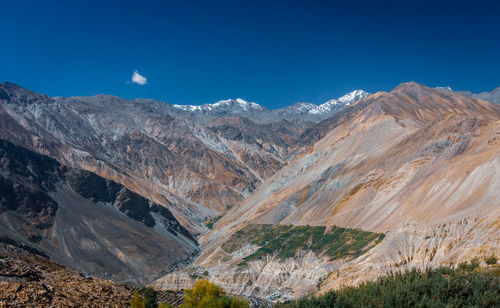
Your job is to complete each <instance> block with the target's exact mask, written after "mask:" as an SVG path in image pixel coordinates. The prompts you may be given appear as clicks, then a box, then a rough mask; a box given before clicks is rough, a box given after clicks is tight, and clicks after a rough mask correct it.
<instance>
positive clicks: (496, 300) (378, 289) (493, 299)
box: [275, 262, 500, 308]
mask: <svg viewBox="0 0 500 308" xmlns="http://www.w3.org/2000/svg"><path fill="white" fill-rule="evenodd" d="M494 269H495V267H491V268H485V269H484V270H481V271H478V268H477V267H476V264H475V263H474V262H471V263H470V264H468V265H467V266H466V265H461V266H459V267H458V268H456V269H453V268H445V267H442V268H437V269H428V270H424V271H420V270H411V271H408V272H405V273H396V274H392V275H389V276H385V277H381V278H379V279H378V280H377V281H374V282H366V283H363V284H361V285H360V286H359V287H346V288H343V289H341V290H338V291H330V292H328V293H326V294H324V295H322V296H311V297H307V298H303V299H299V300H296V301H292V302H289V303H285V304H277V305H276V306H275V307H276V308H277V307H286V308H306V307H307V308H315V307H500V279H499V277H498V276H497V274H496V272H495V271H494Z"/></svg>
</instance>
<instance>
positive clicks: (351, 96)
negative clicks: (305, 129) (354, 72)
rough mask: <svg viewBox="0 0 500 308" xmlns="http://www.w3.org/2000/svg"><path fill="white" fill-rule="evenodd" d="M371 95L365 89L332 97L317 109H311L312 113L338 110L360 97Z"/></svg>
mask: <svg viewBox="0 0 500 308" xmlns="http://www.w3.org/2000/svg"><path fill="white" fill-rule="evenodd" d="M368 95H370V93H368V92H366V91H363V90H354V91H352V92H349V93H347V94H345V95H343V96H341V97H339V98H336V99H331V100H329V101H327V102H325V103H323V104H321V105H319V106H318V108H317V109H316V110H311V111H310V113H313V114H324V113H329V112H331V111H333V110H338V109H340V108H342V107H344V106H348V105H350V104H352V103H354V102H356V101H359V100H360V99H363V98H365V97H367V96H368Z"/></svg>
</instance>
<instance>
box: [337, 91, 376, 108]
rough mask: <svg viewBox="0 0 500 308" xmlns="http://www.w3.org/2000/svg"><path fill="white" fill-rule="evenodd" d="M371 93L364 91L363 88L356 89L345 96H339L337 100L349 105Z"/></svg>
mask: <svg viewBox="0 0 500 308" xmlns="http://www.w3.org/2000/svg"><path fill="white" fill-rule="evenodd" d="M368 95H370V94H369V93H368V92H366V91H363V90H354V91H352V92H349V93H347V94H346V95H344V96H341V97H339V98H338V99H337V100H338V101H339V102H341V103H343V104H344V105H349V104H351V103H353V102H355V101H359V100H360V99H362V98H365V97H367V96H368Z"/></svg>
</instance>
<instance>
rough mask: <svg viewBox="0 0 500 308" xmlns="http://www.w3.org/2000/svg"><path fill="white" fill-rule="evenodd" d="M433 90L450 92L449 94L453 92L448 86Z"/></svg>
mask: <svg viewBox="0 0 500 308" xmlns="http://www.w3.org/2000/svg"><path fill="white" fill-rule="evenodd" d="M434 89H436V90H444V91H450V92H453V90H452V89H451V87H450V86H446V87H435V88H434Z"/></svg>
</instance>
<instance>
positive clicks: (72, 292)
mask: <svg viewBox="0 0 500 308" xmlns="http://www.w3.org/2000/svg"><path fill="white" fill-rule="evenodd" d="M0 290H1V292H0V306H2V307H126V306H128V305H129V303H130V298H131V295H132V293H133V290H132V287H129V286H126V285H121V284H117V283H115V282H112V281H108V280H102V279H99V278H93V277H88V278H87V277H85V276H84V275H82V274H80V273H78V272H75V271H74V270H71V269H69V268H67V267H65V266H62V265H60V264H58V263H55V262H53V261H51V260H49V259H47V258H45V257H43V256H40V255H36V254H34V253H31V252H29V251H27V250H25V249H21V248H18V247H15V246H13V245H9V244H6V243H4V242H0Z"/></svg>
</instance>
